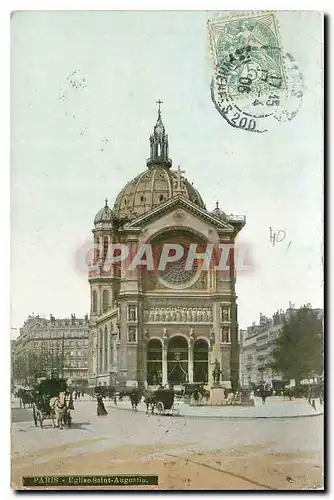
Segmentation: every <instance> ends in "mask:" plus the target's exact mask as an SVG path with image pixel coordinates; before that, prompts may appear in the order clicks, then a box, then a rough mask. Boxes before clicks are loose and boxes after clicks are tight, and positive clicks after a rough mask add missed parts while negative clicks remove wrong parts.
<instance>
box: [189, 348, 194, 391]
mask: <svg viewBox="0 0 334 500" xmlns="http://www.w3.org/2000/svg"><path fill="white" fill-rule="evenodd" d="M188 382H189V384H193V383H194V346H193V343H192V342H191V341H190V342H189V347H188Z"/></svg>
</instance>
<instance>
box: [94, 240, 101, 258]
mask: <svg viewBox="0 0 334 500" xmlns="http://www.w3.org/2000/svg"><path fill="white" fill-rule="evenodd" d="M99 258H100V238H96V242H95V261H96V262H98V261H99Z"/></svg>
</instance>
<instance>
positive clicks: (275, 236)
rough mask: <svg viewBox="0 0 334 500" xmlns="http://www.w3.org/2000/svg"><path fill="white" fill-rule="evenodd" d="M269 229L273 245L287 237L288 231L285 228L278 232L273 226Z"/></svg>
mask: <svg viewBox="0 0 334 500" xmlns="http://www.w3.org/2000/svg"><path fill="white" fill-rule="evenodd" d="M269 231H270V243H271V244H272V246H273V247H274V246H275V245H276V243H282V241H284V240H285V238H286V231H284V230H283V229H279V230H278V232H277V233H276V231H273V228H272V227H269ZM290 245H291V241H290V242H289V244H288V246H287V249H288V248H289V247H290Z"/></svg>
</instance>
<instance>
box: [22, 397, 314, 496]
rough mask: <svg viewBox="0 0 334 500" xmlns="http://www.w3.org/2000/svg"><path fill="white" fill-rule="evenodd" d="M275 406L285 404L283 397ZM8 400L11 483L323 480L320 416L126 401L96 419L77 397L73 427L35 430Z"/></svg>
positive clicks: (284, 484)
mask: <svg viewBox="0 0 334 500" xmlns="http://www.w3.org/2000/svg"><path fill="white" fill-rule="evenodd" d="M275 404H277V405H278V406H281V405H285V407H286V406H287V405H289V404H290V402H276V403H275ZM291 404H292V405H293V402H291ZM13 406H14V411H13V419H14V420H16V422H14V423H13V424H12V486H13V487H14V488H16V489H17V488H21V484H22V483H21V477H22V476H23V475H45V474H52V475H56V474H58V475H59V474H64V475H68V474H73V475H74V474H114V473H124V474H126V473H133V474H135V473H136V474H140V473H142V474H143V473H145V474H157V475H158V476H159V486H152V487H150V489H179V488H181V489H195V490H196V489H212V490H215V489H218V490H224V489H227V490H231V489H243V490H253V489H256V490H263V489H264V490H266V489H273V490H276V489H286V490H289V489H301V488H302V489H310V488H321V487H322V485H323V480H322V467H323V459H322V456H323V453H322V444H323V443H322V435H323V433H322V432H323V418H322V416H321V415H315V416H312V417H300V418H290V419H288V418H277V419H256V418H249V419H240V420H235V419H221V418H210V419H209V418H198V417H197V418H188V417H168V416H158V415H154V416H148V415H146V414H145V412H142V411H138V412H137V413H133V412H132V411H125V410H122V409H120V408H121V407H126V406H127V407H129V406H130V403H129V402H124V403H122V404H121V405H119V407H117V408H116V407H115V405H114V404H113V403H112V402H107V404H106V407H107V410H108V415H107V416H105V417H98V416H97V415H96V405H95V402H94V401H92V400H88V399H87V400H83V401H78V402H76V404H75V410H74V411H73V425H72V428H71V429H63V430H59V429H53V428H52V427H51V421H49V420H46V421H45V428H43V429H40V428H36V427H35V425H34V422H33V419H32V413H31V410H30V409H26V410H18V409H15V407H16V406H17V404H16V403H15V402H14V403H13ZM196 410H197V411H199V410H200V409H199V408H197V409H196ZM19 412H21V415H23V417H22V416H21V418H20V417H19V416H18V415H19ZM22 412H24V413H22ZM27 412H30V415H31V418H30V420H28V413H27ZM143 488H144V487H141V486H137V487H133V489H143ZM100 489H101V488H100Z"/></svg>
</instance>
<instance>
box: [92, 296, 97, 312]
mask: <svg viewBox="0 0 334 500" xmlns="http://www.w3.org/2000/svg"><path fill="white" fill-rule="evenodd" d="M92 312H93V313H97V292H96V290H93V292H92Z"/></svg>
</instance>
